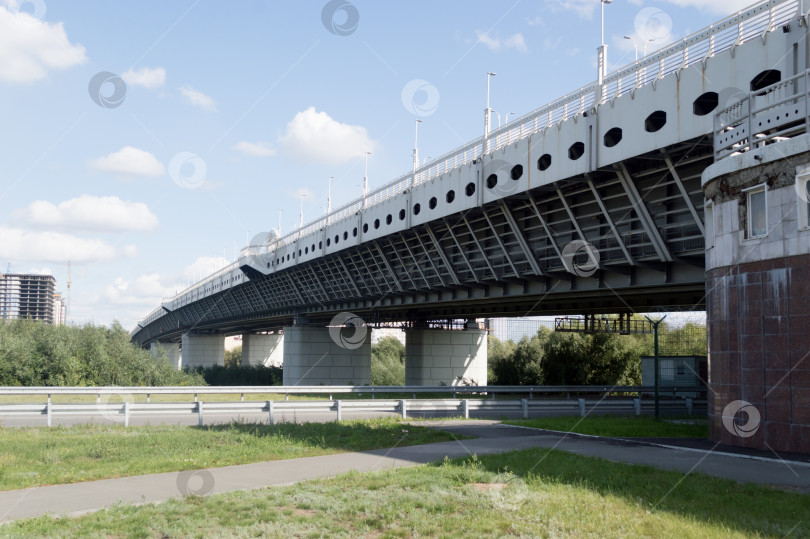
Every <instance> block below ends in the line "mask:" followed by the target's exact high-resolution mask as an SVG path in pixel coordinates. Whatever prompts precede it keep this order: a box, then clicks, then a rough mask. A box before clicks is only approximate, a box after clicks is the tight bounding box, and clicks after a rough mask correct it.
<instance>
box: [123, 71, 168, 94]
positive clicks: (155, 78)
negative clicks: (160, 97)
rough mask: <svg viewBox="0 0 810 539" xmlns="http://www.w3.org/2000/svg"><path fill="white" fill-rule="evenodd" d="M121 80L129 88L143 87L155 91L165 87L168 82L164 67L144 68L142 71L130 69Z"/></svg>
mask: <svg viewBox="0 0 810 539" xmlns="http://www.w3.org/2000/svg"><path fill="white" fill-rule="evenodd" d="M121 78H122V79H124V82H126V83H127V84H128V85H129V86H143V87H144V88H149V89H150V90H154V89H156V88H160V87H161V86H163V83H164V82H166V70H165V69H163V68H162V67H155V68H149V67H142V68H141V69H137V70H135V69H128V70H127V71H126V72H125V73H124V74H123V75H121Z"/></svg>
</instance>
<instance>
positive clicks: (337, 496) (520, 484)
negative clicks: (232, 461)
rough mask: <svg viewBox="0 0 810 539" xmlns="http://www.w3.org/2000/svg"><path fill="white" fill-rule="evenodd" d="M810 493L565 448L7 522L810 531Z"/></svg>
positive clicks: (62, 531)
mask: <svg viewBox="0 0 810 539" xmlns="http://www.w3.org/2000/svg"><path fill="white" fill-rule="evenodd" d="M807 508H808V496H807V495H802V494H794V493H788V492H782V491H776V490H772V489H769V488H767V487H761V486H754V485H741V484H737V483H735V482H733V481H728V480H723V479H714V478H709V477H706V476H702V475H699V474H692V475H689V476H687V477H685V478H684V476H683V475H682V474H680V473H677V472H669V471H661V470H656V469H654V468H651V467H644V466H630V465H626V464H618V463H613V462H608V461H605V460H602V459H595V458H589V457H582V456H578V455H574V454H570V453H565V452H561V451H554V450H551V451H549V450H542V449H536V450H527V451H520V452H514V453H508V454H505V455H492V456H485V457H481V458H474V457H473V458H470V459H466V460H456V461H445V462H444V463H439V464H436V465H428V466H419V467H416V468H408V469H400V470H392V471H383V472H374V473H369V474H360V473H352V474H347V475H343V476H340V477H337V478H334V479H329V480H323V481H312V482H306V483H300V484H297V485H293V486H289V487H277V488H269V489H261V490H254V491H246V492H234V493H229V494H223V495H216V496H211V497H206V498H186V499H184V500H175V501H169V502H165V503H162V504H158V505H146V506H140V507H132V506H119V507H116V508H113V509H111V510H107V511H101V512H98V513H95V514H91V515H86V516H82V517H77V518H61V519H54V518H50V517H42V518H36V519H30V520H25V521H17V522H15V523H12V524H9V525H7V526H5V527H2V528H0V533H1V534H4V535H6V534H7V535H10V536H57V537H67V536H95V537H106V536H116V537H118V536H127V537H207V536H209V535H217V536H241V537H251V536H253V537H258V536H267V537H285V538H286V537H292V536H295V537H357V536H363V537H411V536H431V537H453V538H454V537H498V536H504V535H510V536H511V535H514V536H531V537H538V536H540V537H559V536H574V537H622V538H624V537H631V538H632V537H677V538H678V539H684V538H693V537H694V538H704V537H718V538H719V537H723V538H726V537H785V536H790V537H806V536H808V534H810V519H808V510H807Z"/></svg>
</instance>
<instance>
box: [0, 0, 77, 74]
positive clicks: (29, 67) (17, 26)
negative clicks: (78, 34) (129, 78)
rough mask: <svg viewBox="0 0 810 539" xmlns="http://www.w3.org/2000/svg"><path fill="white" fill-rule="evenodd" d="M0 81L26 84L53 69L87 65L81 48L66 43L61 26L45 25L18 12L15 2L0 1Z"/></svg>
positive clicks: (65, 35)
mask: <svg viewBox="0 0 810 539" xmlns="http://www.w3.org/2000/svg"><path fill="white" fill-rule="evenodd" d="M0 4H6V5H7V6H9V8H8V9H7V8H6V7H4V6H0V80H2V81H5V82H12V83H30V82H35V81H38V80H42V79H44V78H46V77H47V76H48V71H50V70H53V69H67V68H69V67H73V66H76V65H80V64H83V63H85V62H86V61H87V57H86V56H85V54H84V51H85V49H84V47H83V46H81V45H78V44H77V45H74V44H72V43H71V42H70V40H68V37H67V34H66V33H65V28H64V26H63V24H62V23H61V22H59V23H54V24H51V23H48V22H45V21H41V20H39V19H37V18H35V17H34V16H32V15H31V14H29V13H26V12H24V11H19V10H18V7H17V2H14V1H13V0H5V1H3V0H0Z"/></svg>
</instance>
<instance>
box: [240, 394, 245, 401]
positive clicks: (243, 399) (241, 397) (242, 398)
mask: <svg viewBox="0 0 810 539" xmlns="http://www.w3.org/2000/svg"><path fill="white" fill-rule="evenodd" d="M239 402H245V394H244V393H240V394H239Z"/></svg>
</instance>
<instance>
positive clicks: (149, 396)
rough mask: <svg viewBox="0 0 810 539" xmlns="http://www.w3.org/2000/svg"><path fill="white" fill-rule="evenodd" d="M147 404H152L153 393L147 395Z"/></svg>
mask: <svg viewBox="0 0 810 539" xmlns="http://www.w3.org/2000/svg"><path fill="white" fill-rule="evenodd" d="M146 402H147V403H150V402H152V395H151V393H147V394H146Z"/></svg>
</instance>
